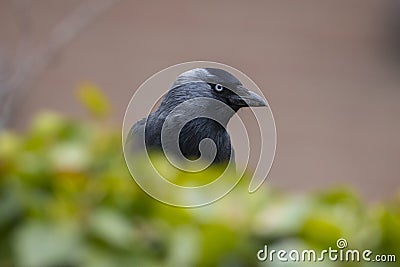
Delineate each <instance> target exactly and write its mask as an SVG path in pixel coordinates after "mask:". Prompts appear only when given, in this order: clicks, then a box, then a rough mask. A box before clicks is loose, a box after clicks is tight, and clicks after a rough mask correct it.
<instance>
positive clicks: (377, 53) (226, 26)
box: [0, 0, 400, 201]
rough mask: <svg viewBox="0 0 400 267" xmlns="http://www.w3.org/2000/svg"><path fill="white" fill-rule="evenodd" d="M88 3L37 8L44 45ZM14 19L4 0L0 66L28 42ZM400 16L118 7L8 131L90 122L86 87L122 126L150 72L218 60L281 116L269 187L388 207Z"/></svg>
mask: <svg viewBox="0 0 400 267" xmlns="http://www.w3.org/2000/svg"><path fill="white" fill-rule="evenodd" d="M17 2H21V1H17ZM92 2H93V1H92ZM81 3H82V1H76V0H74V1H52V0H46V1H45V0H38V1H33V3H32V4H31V7H30V10H29V14H30V15H31V22H32V25H31V27H30V28H29V31H30V33H31V36H32V37H33V40H34V44H35V47H40V46H42V45H43V43H45V40H46V36H48V34H49V32H51V30H52V28H53V26H54V25H55V24H56V23H57V22H59V21H60V20H62V19H63V18H64V17H65V16H66V15H67V14H69V13H70V12H71V11H73V10H74V8H76V6H78V5H80V4H81ZM15 14H16V12H15V5H14V4H13V2H12V1H1V3H0V36H1V43H0V51H2V54H0V55H1V58H7V57H9V56H10V55H13V53H14V52H15V46H16V44H18V42H20V41H21V33H20V30H18V25H17V23H16V19H15V16H16V15H15ZM399 16H400V5H399V3H398V2H397V1H390V0H387V1H385V0H375V1H373V0H351V1H345V0H341V1H334V0H332V1H309V0H306V1H294V0H293V1H278V0H276V1H227V0H226V1H120V2H118V3H116V4H115V5H113V6H112V7H110V8H109V9H107V10H106V11H105V12H104V13H103V14H101V15H100V16H98V17H97V18H96V19H95V20H94V21H93V22H91V23H90V24H89V25H88V26H87V27H85V28H84V29H82V30H81V31H80V32H79V34H78V35H76V36H75V37H74V38H73V39H72V41H71V42H69V43H68V45H67V46H66V47H65V48H63V49H62V51H61V53H59V54H58V56H56V57H55V58H54V59H53V60H52V61H51V64H50V66H49V67H48V68H47V69H46V70H45V71H41V72H40V73H38V75H36V76H35V77H34V79H32V82H30V83H27V84H26V85H25V90H24V93H23V94H22V96H21V97H19V99H18V101H17V105H16V108H15V109H14V112H13V113H12V116H11V122H10V127H12V128H16V129H19V130H23V129H25V128H26V126H27V124H28V123H29V121H30V119H31V118H32V116H34V114H35V113H37V112H39V111H41V110H44V109H50V110H56V111H60V112H63V113H67V114H69V115H70V116H74V117H80V118H83V119H86V118H87V117H88V116H87V115H86V113H85V111H84V109H83V108H82V107H81V106H80V104H79V103H78V102H77V101H76V94H75V91H76V87H77V85H78V84H79V83H80V82H82V81H92V82H94V83H95V84H97V85H98V86H99V87H100V88H102V90H103V91H104V92H105V93H106V95H107V96H108V97H109V99H110V101H111V103H112V107H113V113H112V118H111V119H110V123H111V124H112V125H114V126H116V127H120V126H121V124H122V118H123V114H124V112H125V108H126V106H127V104H128V102H129V99H130V97H131V96H132V94H133V92H134V91H135V89H136V88H137V87H138V86H139V85H140V84H141V83H142V82H144V81H145V80H146V79H147V78H148V77H150V76H151V75H152V74H154V73H155V72H158V71H160V70H161V69H163V68H165V67H168V66H170V65H174V64H177V63H181V62H185V61H192V60H210V61H217V62H221V63H225V64H228V65H231V66H233V67H235V68H237V69H239V70H241V71H243V72H244V73H246V74H247V75H248V76H249V77H250V78H252V79H253V80H254V81H255V82H256V83H257V84H258V86H259V87H260V89H261V90H262V91H263V93H264V95H266V96H267V98H268V101H269V103H270V105H271V107H272V110H273V112H274V116H275V120H276V126H277V132H278V147H277V154H276V159H275V163H274V165H273V168H272V171H271V173H270V175H269V178H268V179H269V183H270V184H271V185H273V186H276V187H280V188H282V189H284V190H289V191H309V190H315V189H318V188H329V187H332V186H337V185H341V184H350V185H351V186H352V187H353V188H355V190H356V191H358V192H360V193H361V194H362V195H363V196H364V197H365V198H366V199H368V200H372V201H373V200H376V199H385V198H388V197H389V196H390V195H392V194H393V193H394V192H397V191H398V188H399V178H400V177H399V163H400V162H399V152H400V141H399V136H400V123H399V114H400V105H399V103H400V102H399V100H400V75H399V62H398V61H396V60H395V57H396V56H398V53H399V51H400V46H399V45H398V43H397V47H396V43H395V42H396V40H397V39H396V38H399V37H398V36H397V37H396V34H399V31H398V28H396V21H397V23H398V21H399V20H398V17H399ZM398 27H400V24H399V26H398ZM243 115H244V116H246V111H243Z"/></svg>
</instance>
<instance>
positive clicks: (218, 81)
mask: <svg viewBox="0 0 400 267" xmlns="http://www.w3.org/2000/svg"><path fill="white" fill-rule="evenodd" d="M266 105H267V104H266V102H265V100H264V99H263V98H262V97H260V96H259V95H257V94H256V93H254V92H252V91H249V90H248V89H246V88H245V87H244V86H243V84H242V83H241V82H240V81H239V80H238V79H237V78H236V77H235V76H233V75H232V74H231V73H229V72H227V71H225V70H222V69H217V68H196V69H192V70H189V71H186V72H184V73H182V74H181V75H179V76H178V77H177V79H176V80H175V82H174V83H173V84H172V86H171V88H170V90H169V91H168V92H167V93H166V95H165V96H164V98H163V100H162V102H161V104H160V106H159V107H158V109H157V110H156V111H154V112H153V113H151V114H150V115H149V116H148V117H147V118H143V119H141V120H139V121H138V122H136V123H135V124H134V125H133V126H132V128H131V130H130V132H129V134H128V136H127V142H126V146H125V148H126V149H127V150H126V151H132V150H134V149H135V143H136V142H137V141H142V142H143V138H144V141H145V145H146V148H147V149H149V150H159V151H164V152H165V147H167V146H169V145H171V146H172V147H173V146H174V144H173V142H176V147H178V149H179V150H180V151H178V152H177V151H175V152H174V153H177V154H180V153H181V154H182V155H183V156H184V157H186V159H191V160H194V159H198V158H199V157H200V156H201V157H202V158H203V156H205V158H206V159H207V160H210V162H212V163H223V162H226V161H229V159H230V158H231V155H232V156H234V154H233V149H232V145H231V139H230V136H229V134H228V132H227V130H226V126H227V124H228V122H229V120H230V118H231V117H232V116H233V115H234V114H235V112H237V111H238V110H239V109H240V108H242V107H249V106H251V107H261V106H266ZM188 118H189V119H188ZM163 127H165V128H168V129H170V130H175V131H179V132H178V133H177V138H176V140H174V138H172V137H171V138H168V137H169V136H170V134H168V131H166V135H165V136H166V137H164V138H162V132H163ZM205 139H210V140H211V141H213V142H214V144H215V145H212V146H214V152H213V153H211V152H210V153H208V154H207V149H206V150H203V149H202V148H201V145H202V144H201V142H202V140H205ZM210 143H211V142H210ZM210 143H209V144H210ZM203 145H204V144H203ZM215 149H216V151H215ZM210 150H211V149H210ZM203 154H204V155H203ZM208 157H212V158H211V159H208Z"/></svg>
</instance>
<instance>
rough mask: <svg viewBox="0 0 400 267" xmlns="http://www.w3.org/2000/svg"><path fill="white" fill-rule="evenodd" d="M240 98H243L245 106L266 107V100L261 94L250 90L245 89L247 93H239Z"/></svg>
mask: <svg viewBox="0 0 400 267" xmlns="http://www.w3.org/2000/svg"><path fill="white" fill-rule="evenodd" d="M240 98H242V99H243V101H244V102H246V106H249V107H266V106H267V102H265V100H264V98H262V97H261V96H259V95H257V94H256V93H254V92H252V91H247V94H245V95H241V96H240Z"/></svg>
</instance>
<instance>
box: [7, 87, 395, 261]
mask: <svg viewBox="0 0 400 267" xmlns="http://www.w3.org/2000/svg"><path fill="white" fill-rule="evenodd" d="M89 91H90V90H89ZM85 94H86V93H85ZM83 98H85V97H83ZM89 98H90V97H89ZM100 98H101V97H100ZM99 101H100V100H99ZM100 102H101V101H100ZM96 112H97V111H96ZM100 113H101V112H100ZM248 182H249V181H241V182H240V184H239V186H237V187H236V188H235V189H234V190H233V192H231V193H230V194H228V195H227V196H226V197H224V198H223V199H221V200H220V201H218V202H216V203H214V204H212V205H209V206H206V207H202V208H196V209H183V208H175V207H171V206H167V205H164V204H162V203H159V202H157V201H155V200H154V199H152V198H150V197H149V196H147V195H146V194H145V193H143V192H142V191H141V190H140V188H139V187H138V186H137V185H136V184H135V183H134V181H133V179H132V178H131V177H130V174H129V173H128V170H127V167H126V165H125V163H124V158H123V154H122V149H121V135H120V131H119V129H115V130H113V129H110V128H109V127H108V128H107V127H101V126H99V125H98V124H88V123H82V122H77V121H74V120H70V119H67V118H65V117H62V116H60V115H57V114H53V113H43V114H41V115H39V116H37V117H36V119H35V120H34V121H33V123H32V127H31V128H30V130H29V131H28V132H27V133H25V134H23V135H22V134H14V133H11V132H2V133H0V266H2V267H7V266H21V267H50V266H88V267H92V266H93V267H103V266H104V267H106V266H292V265H295V266H309V265H310V263H291V262H287V263H281V262H277V261H274V262H272V263H271V262H268V261H267V262H259V261H258V260H257V258H256V253H257V251H258V250H260V249H262V248H263V246H264V244H266V245H268V246H270V247H271V248H287V249H288V250H291V249H310V248H314V249H317V250H319V249H325V248H328V247H329V246H331V247H333V248H336V240H337V239H338V238H340V237H343V238H346V239H347V240H348V242H349V247H351V248H359V249H370V250H372V251H373V252H374V253H382V254H396V256H397V261H399V260H400V255H399V251H400V205H399V204H400V199H399V198H398V197H397V199H396V197H394V198H393V200H392V201H391V202H390V203H386V204H379V205H374V206H372V207H371V206H367V205H365V204H363V202H361V201H360V199H358V198H357V197H356V196H355V195H354V194H353V193H352V192H351V191H349V190H348V189H337V190H332V191H330V192H324V193H316V194H312V195H289V194H282V193H280V192H277V191H276V190H273V189H271V188H268V187H267V186H264V187H263V188H261V189H260V190H259V191H257V192H256V193H254V194H248V193H247V186H248ZM319 265H324V266H383V265H385V264H383V263H379V264H378V263H376V265H374V264H373V263H366V262H360V263H348V264H345V263H340V262H324V263H319ZM387 265H388V266H398V263H397V265H396V263H393V264H392V265H390V264H388V263H387Z"/></svg>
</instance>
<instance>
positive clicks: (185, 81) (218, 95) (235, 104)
mask: <svg viewBox="0 0 400 267" xmlns="http://www.w3.org/2000/svg"><path fill="white" fill-rule="evenodd" d="M174 89H176V90H181V91H180V93H182V94H181V98H182V100H184V98H185V97H184V96H183V94H185V95H186V96H187V97H208V98H213V99H216V100H219V101H221V102H223V103H225V104H226V105H228V106H229V107H231V108H232V109H233V110H234V111H235V112H236V111H238V110H239V109H240V108H242V107H262V106H267V103H266V101H265V100H264V99H263V98H262V97H261V96H259V95H258V94H256V93H254V92H252V91H250V90H248V89H247V88H245V87H244V86H243V84H242V83H241V82H240V81H239V80H238V79H237V78H236V77H235V76H233V75H232V74H231V73H229V72H227V71H225V70H222V69H217V68H196V69H192V70H189V71H186V72H184V73H182V74H181V75H179V76H178V78H177V79H176V80H175V82H174V83H173V85H172V88H171V91H174ZM178 94H179V93H178Z"/></svg>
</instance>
